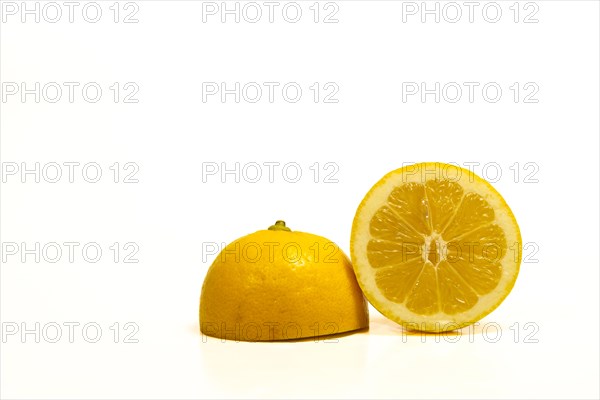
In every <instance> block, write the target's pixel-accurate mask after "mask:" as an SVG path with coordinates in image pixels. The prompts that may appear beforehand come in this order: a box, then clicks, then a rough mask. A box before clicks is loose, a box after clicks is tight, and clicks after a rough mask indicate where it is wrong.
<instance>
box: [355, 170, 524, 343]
mask: <svg viewBox="0 0 600 400" xmlns="http://www.w3.org/2000/svg"><path fill="white" fill-rule="evenodd" d="M350 247H351V257H352V263H353V265H354V270H355V272H356V276H357V279H358V282H359V284H360V286H361V288H362V290H363V292H364V293H365V295H366V297H367V299H368V300H369V301H370V302H371V304H372V305H373V306H374V307H375V308H377V309H378V310H379V311H380V312H381V313H382V314H384V315H385V316H387V317H388V318H390V319H392V320H394V321H396V322H398V323H399V324H402V325H403V327H405V328H407V329H414V330H422V331H429V332H442V331H449V330H454V329H458V328H461V327H464V326H467V325H470V324H472V323H474V322H476V321H478V320H480V319H481V318H483V317H484V316H485V315H487V314H489V313H490V312H492V311H493V310H494V309H495V308H496V307H498V305H500V303H501V302H502V301H503V300H504V299H505V298H506V296H507V295H508V294H509V292H510V291H511V289H512V287H513V286H514V284H515V281H516V279H517V275H518V272H519V265H520V263H521V251H520V249H521V234H520V231H519V226H518V225H517V221H516V220H515V217H514V215H513V213H512V211H511V210H510V208H509V207H508V205H507V204H506V202H505V201H504V199H503V198H502V196H501V195H500V194H499V193H498V192H497V191H496V190H495V189H494V188H493V187H492V186H491V185H490V184H489V183H488V182H487V181H485V180H484V179H482V178H480V177H479V176H477V175H475V174H474V173H473V172H471V171H468V170H466V169H463V168H460V167H457V166H454V165H449V164H443V163H420V164H415V165H410V166H407V167H404V168H400V169H398V170H395V171H392V172H390V173H388V174H387V175H385V176H384V177H383V178H382V179H381V180H380V181H379V182H377V183H376V184H375V185H374V186H373V187H372V188H371V190H370V191H369V192H368V193H367V195H366V196H365V197H364V199H363V201H362V202H361V204H360V205H359V207H358V210H357V211H356V215H355V218H354V222H353V225H352V235H351V242H350Z"/></svg>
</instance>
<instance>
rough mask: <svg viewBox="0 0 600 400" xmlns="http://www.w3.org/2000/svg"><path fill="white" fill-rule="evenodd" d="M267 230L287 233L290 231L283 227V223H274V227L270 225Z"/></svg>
mask: <svg viewBox="0 0 600 400" xmlns="http://www.w3.org/2000/svg"><path fill="white" fill-rule="evenodd" d="M269 230H270V231H288V232H291V231H292V230H291V229H290V228H288V227H287V226H285V221H276V222H275V225H271V226H270V227H269Z"/></svg>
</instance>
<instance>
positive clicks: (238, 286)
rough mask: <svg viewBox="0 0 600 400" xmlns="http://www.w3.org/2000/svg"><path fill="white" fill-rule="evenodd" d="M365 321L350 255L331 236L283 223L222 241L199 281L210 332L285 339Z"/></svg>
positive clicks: (232, 336) (207, 332)
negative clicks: (328, 237) (300, 229)
mask: <svg viewBox="0 0 600 400" xmlns="http://www.w3.org/2000/svg"><path fill="white" fill-rule="evenodd" d="M368 326H369V314H368V308H367V302H366V300H365V298H364V296H363V294H362V292H361V290H360V287H359V286H358V282H357V281H356V277H355V276H354V271H353V269H352V265H351V264H350V260H349V258H348V257H347V256H346V255H345V254H344V253H343V252H342V250H341V249H340V248H339V247H338V246H337V245H336V244H335V243H333V242H331V241H330V240H327V239H326V238H324V237H322V236H318V235H313V234H310V233H305V232H298V231H291V230H290V229H289V228H287V227H286V226H285V223H284V222H283V221H277V223H276V224H275V225H273V226H271V227H270V228H269V229H265V230H260V231H257V232H255V233H252V234H250V235H247V236H244V237H242V238H240V239H238V240H236V241H234V242H232V243H230V244H229V245H227V246H226V247H225V248H224V249H223V250H222V251H221V253H220V254H219V255H218V256H217V258H216V259H215V260H214V262H213V264H212V265H211V266H210V268H209V270H208V272H207V274H206V277H205V279H204V284H203V286H202V294H201V298H200V330H201V331H202V333H203V334H205V335H208V336H214V337H219V338H223V339H232V340H241V341H269V340H286V339H288V340H289V339H300V338H309V337H319V336H325V335H333V334H338V333H342V332H348V331H353V330H357V329H362V328H366V327H368Z"/></svg>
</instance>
